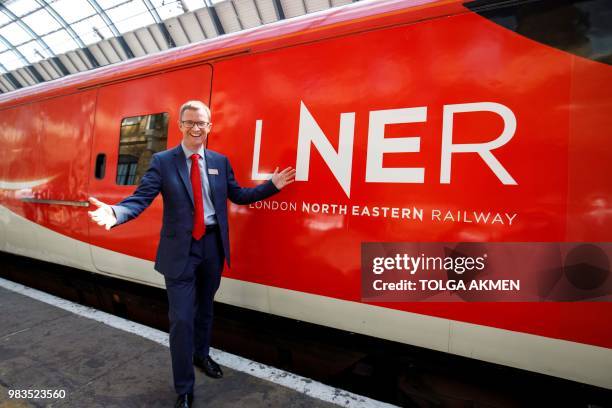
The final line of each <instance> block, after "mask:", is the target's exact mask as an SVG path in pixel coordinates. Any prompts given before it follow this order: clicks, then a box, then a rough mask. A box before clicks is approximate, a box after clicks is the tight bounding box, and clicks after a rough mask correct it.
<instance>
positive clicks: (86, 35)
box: [72, 15, 113, 45]
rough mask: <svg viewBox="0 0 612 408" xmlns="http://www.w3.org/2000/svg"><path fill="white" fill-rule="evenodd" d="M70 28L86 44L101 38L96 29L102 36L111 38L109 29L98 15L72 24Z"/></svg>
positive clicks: (111, 34)
mask: <svg viewBox="0 0 612 408" xmlns="http://www.w3.org/2000/svg"><path fill="white" fill-rule="evenodd" d="M94 27H95V30H94ZM72 29H73V30H74V31H76V33H77V34H78V36H79V37H81V40H83V42H84V43H85V44H87V45H89V44H93V43H97V42H98V41H100V40H102V38H100V36H99V35H98V34H97V33H96V30H97V31H98V32H99V33H100V34H101V35H102V37H104V38H111V37H112V36H113V33H112V32H111V30H110V29H109V28H108V27H107V26H106V24H104V20H102V18H101V17H100V16H98V15H95V16H93V17H90V18H88V19H87V20H83V21H81V22H79V23H76V24H73V25H72Z"/></svg>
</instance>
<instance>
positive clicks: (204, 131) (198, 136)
mask: <svg viewBox="0 0 612 408" xmlns="http://www.w3.org/2000/svg"><path fill="white" fill-rule="evenodd" d="M202 122H204V123H210V116H209V115H208V112H207V111H206V110H205V109H185V111H184V112H183V115H182V117H181V119H180V120H179V129H180V130H181V133H182V134H183V144H184V145H185V147H187V148H188V149H189V150H191V151H194V152H195V151H197V150H198V149H199V148H200V146H202V145H203V144H204V145H205V143H206V139H207V138H208V132H210V127H209V126H203V127H200V126H198V125H197V123H202ZM192 123H194V126H193V127H189V124H192Z"/></svg>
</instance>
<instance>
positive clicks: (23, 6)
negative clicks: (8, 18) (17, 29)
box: [4, 0, 40, 17]
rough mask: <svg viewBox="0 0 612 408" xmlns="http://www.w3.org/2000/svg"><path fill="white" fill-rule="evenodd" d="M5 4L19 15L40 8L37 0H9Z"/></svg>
mask: <svg viewBox="0 0 612 408" xmlns="http://www.w3.org/2000/svg"><path fill="white" fill-rule="evenodd" d="M4 5H5V6H6V8H8V9H9V10H11V11H12V12H13V13H14V14H16V15H17V16H18V17H21V16H23V15H24V14H27V13H29V12H31V11H34V10H36V9H39V8H40V6H39V5H38V3H36V1H35V0H13V1H7V2H6V3H4Z"/></svg>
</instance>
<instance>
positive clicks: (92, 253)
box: [0, 0, 612, 388]
mask: <svg viewBox="0 0 612 408" xmlns="http://www.w3.org/2000/svg"><path fill="white" fill-rule="evenodd" d="M502 3H503V4H502ZM611 16H612V9H611V8H610V2H606V1H599V0H592V1H574V2H563V4H559V3H558V2H551V1H539V2H513V3H512V4H511V5H510V6H509V5H508V4H507V2H495V1H476V2H463V1H459V0H445V1H427V0H421V1H380V2H364V3H356V4H353V5H351V6H349V7H345V8H341V9H333V10H329V11H326V12H322V13H317V14H313V15H309V16H305V17H303V18H298V19H292V20H289V21H284V22H280V23H275V24H270V25H268V26H264V27H261V28H258V29H254V30H248V31H245V32H241V33H237V34H232V35H227V36H224V37H221V38H218V39H214V40H210V41H206V42H203V43H200V44H195V45H189V46H185V47H181V48H177V49H173V50H170V51H167V52H163V53H160V54H156V55H153V56H147V57H143V58H137V59H133V60H131V61H128V62H125V63H121V64H117V65H113V66H110V67H104V68H99V69H96V70H94V71H90V72H86V73H81V74H76V75H73V76H70V77H67V78H63V79H61V80H56V81H51V82H48V83H44V84H40V85H37V86H33V87H30V88H27V89H22V90H19V91H15V92H11V93H8V94H5V95H1V96H0V139H1V146H2V148H1V149H2V161H1V163H0V250H3V251H6V252H12V253H16V254H21V255H25V256H30V257H34V258H39V259H44V260H49V261H52V262H57V263H60V264H65V265H69V266H74V267H78V268H81V269H84V270H88V271H93V272H98V273H102V274H108V275H112V276H115V277H120V278H122V279H127V280H131V281H135V282H141V283H143V284H148V285H155V286H160V287H161V286H162V282H163V281H162V279H161V276H160V275H159V274H157V273H156V272H155V271H154V270H153V262H152V260H153V259H154V253H155V248H156V246H157V242H158V234H159V229H160V223H161V206H162V202H161V199H160V198H158V199H156V200H155V202H154V203H153V205H152V206H151V207H150V208H149V209H148V210H147V211H145V213H143V215H142V216H141V217H140V218H139V219H138V220H136V221H134V222H132V223H129V224H127V225H125V226H121V227H119V228H116V229H113V230H112V231H111V232H110V233H109V232H106V231H104V230H103V229H101V228H99V227H97V226H96V225H94V224H92V223H90V222H89V221H88V218H87V210H88V208H87V197H88V196H96V197H97V198H99V199H100V200H102V201H105V202H116V201H118V200H119V199H120V198H122V197H124V196H126V195H128V194H130V193H131V191H132V190H133V189H134V185H135V184H137V182H138V180H139V177H140V176H141V175H142V174H143V172H144V170H146V168H147V165H148V162H149V158H150V157H151V155H152V154H153V153H155V152H156V151H159V150H163V149H166V148H168V147H172V146H174V145H176V144H177V143H179V140H180V134H179V131H178V127H177V126H176V125H175V124H176V121H177V107H178V106H180V104H181V103H182V102H184V101H185V100H187V99H201V100H204V101H205V102H208V103H209V104H210V106H211V108H212V112H213V122H214V129H213V131H212V133H211V136H210V138H209V146H208V147H209V148H211V149H213V150H218V151H220V152H223V153H224V154H226V155H228V156H229V158H230V159H231V161H232V163H233V165H234V170H235V172H236V176H237V178H238V179H239V180H240V181H241V182H242V184H245V185H248V184H253V183H256V182H258V180H260V179H262V178H265V177H266V173H270V172H271V171H272V170H273V167H274V166H276V165H281V166H283V167H284V166H287V165H291V166H295V167H296V168H297V170H298V175H297V180H298V182H297V183H295V184H294V185H293V186H291V188H289V189H287V191H284V192H283V193H282V194H281V195H279V196H276V197H275V198H274V201H272V202H268V203H259V204H257V205H252V206H249V207H238V206H231V207H230V217H231V218H232V220H231V221H230V225H231V241H232V246H233V250H232V251H233V253H235V254H237V256H236V257H235V259H234V262H233V265H232V268H231V269H226V270H225V272H224V279H223V283H222V286H221V291H220V293H219V295H218V300H220V301H222V302H227V303H231V304H234V305H238V306H242V307H246V308H251V309H256V310H260V311H265V312H268V313H272V314H277V315H282V316H287V317H291V318H295V319H300V320H305V321H309V322H314V323H318V324H322V325H327V326H332V327H336V328H340V329H343V330H348V331H352V332H359V333H364V334H367V335H372V336H376V337H380V338H385V339H390V340H394V341H399V342H404V343H408V344H414V345H418V346H423V347H427V348H431V349H435V350H441V351H445V352H449V353H454V354H458V355H464V356H469V357H473V358H477V359H482V360H486V361H491V362H495V363H499V364H505V365H509V366H514V367H520V368H523V369H527V370H532V371H538V372H542V373H546V374H551V375H555V376H559V377H563V378H569V379H572V380H576V381H580V382H585V383H589V384H593V385H597V386H601V387H606V388H612V325H610V321H611V320H612V306H611V304H610V303H608V302H605V301H600V302H586V301H582V302H555V301H548V302H538V303H534V302H527V303H525V302H485V303H483V302H452V303H451V302H435V301H434V302H431V301H423V302H394V303H388V302H378V303H372V302H364V301H362V294H361V271H360V268H361V265H360V262H361V255H360V254H361V252H360V251H361V243H362V242H440V243H443V242H480V243H487V242H545V243H546V242H548V243H559V242H561V243H563V242H578V243H588V242H604V243H605V242H610V241H612V239H611V238H612V235H611V234H612V232H611V231H612V209H611V202H612V196H611V193H612V188H611V183H610V174H611V170H612V165H611V163H612V144H611V143H610V141H609V132H610V129H612V116H611V115H610V108H611V107H612V94H611V93H610V86H611V84H612V68H611V67H610V62H611V61H612V59H611V55H612V46H611V44H612V41H611V38H612V34H611V32H610V28H609V27H606V23H605V22H606V21H608V22H609V17H611ZM555 33H556V34H555ZM355 208H356V209H355ZM385 208H386V210H385ZM393 209H396V210H393ZM433 210H437V211H439V213H437V218H436V217H435V216H434V215H433V214H436V213H434V212H433ZM394 211H395V213H394ZM473 213H489V214H490V215H489V216H488V217H487V221H486V222H485V221H482V220H483V219H484V218H482V219H480V220H481V222H480V221H479V222H476V221H474V219H473V217H474V215H473ZM419 214H420V215H421V216H420V217H419ZM423 214H425V215H423ZM470 217H472V218H470ZM483 217H484V216H483ZM496 217H498V218H496ZM493 220H497V222H493ZM500 220H501V221H500ZM608 255H609V253H608ZM553 258H554V259H553V260H552V261H551V262H552V263H553V264H555V263H558V264H559V266H560V267H561V268H563V263H564V259H563V257H561V256H560V255H559V256H556V258H555V257H554V256H553ZM608 261H609V259H608ZM516 268H521V260H520V259H519V260H517V264H516ZM609 271H610V269H609V262H608V268H607V270H606V269H605V267H604V269H603V273H604V279H603V281H602V283H601V285H600V286H601V287H604V288H605V287H608V288H609V287H610V286H609V284H610V280H611V279H612V278H610V276H609ZM606 285H608V286H606ZM587 292H588V291H587ZM587 295H588V293H587ZM597 296H598V300H609V298H610V292H604V293H603V294H602V293H600V292H597ZM586 297H589V296H586ZM590 297H595V296H590ZM553 300H554V299H553Z"/></svg>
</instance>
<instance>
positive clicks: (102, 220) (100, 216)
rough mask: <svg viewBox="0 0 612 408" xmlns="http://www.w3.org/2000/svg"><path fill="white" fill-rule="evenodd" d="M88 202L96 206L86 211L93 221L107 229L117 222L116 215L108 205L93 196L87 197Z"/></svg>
mask: <svg viewBox="0 0 612 408" xmlns="http://www.w3.org/2000/svg"><path fill="white" fill-rule="evenodd" d="M89 202H90V203H91V204H92V205H95V206H96V207H98V209H97V210H95V211H87V214H89V218H91V219H92V221H93V222H95V223H96V224H98V225H100V226H102V227H104V228H106V230H107V231H108V230H109V229H111V228H112V227H113V226H114V225H115V224H117V217H115V213H114V212H113V209H112V208H111V206H110V205H108V204H106V203H103V202H102V201H100V200H98V199H96V198H94V197H89Z"/></svg>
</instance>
